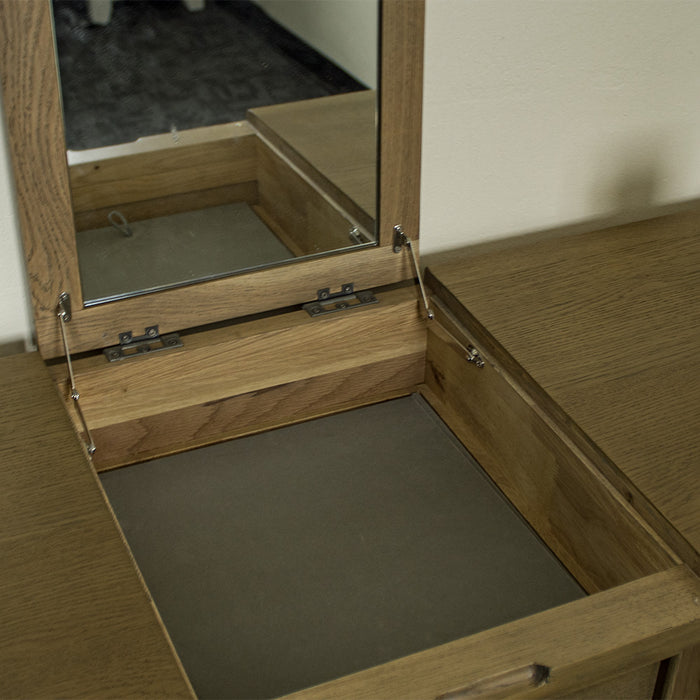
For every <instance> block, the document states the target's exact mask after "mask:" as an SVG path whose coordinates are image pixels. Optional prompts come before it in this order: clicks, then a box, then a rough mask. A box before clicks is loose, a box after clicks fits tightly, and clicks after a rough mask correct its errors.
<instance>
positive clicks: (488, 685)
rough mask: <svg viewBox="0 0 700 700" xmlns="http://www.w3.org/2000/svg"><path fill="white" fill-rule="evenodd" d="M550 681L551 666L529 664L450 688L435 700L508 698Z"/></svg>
mask: <svg viewBox="0 0 700 700" xmlns="http://www.w3.org/2000/svg"><path fill="white" fill-rule="evenodd" d="M548 681H549V667H548V666H542V665H541V664H528V665H527V666H522V667H521V668H516V669H513V670H512V671H504V672H503V673H497V674H496V675H494V676H489V677H488V678H482V679H481V680H479V681H476V683H471V684H470V685H465V686H464V687H463V688H457V689H455V690H449V691H447V692H446V693H443V694H442V695H438V696H437V697H436V698H435V700H474V699H475V698H507V697H509V696H510V695H512V694H515V693H518V692H522V691H524V690H527V689H528V688H537V687H538V686H540V685H543V684H544V683H547V682H548Z"/></svg>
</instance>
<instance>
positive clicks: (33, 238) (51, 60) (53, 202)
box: [0, 0, 82, 320]
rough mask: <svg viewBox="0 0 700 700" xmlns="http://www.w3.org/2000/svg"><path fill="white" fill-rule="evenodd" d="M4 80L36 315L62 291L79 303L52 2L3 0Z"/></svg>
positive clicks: (49, 310) (0, 56)
mask: <svg viewBox="0 0 700 700" xmlns="http://www.w3.org/2000/svg"><path fill="white" fill-rule="evenodd" d="M0 80H1V81H2V99H3V111H4V113H5V118H6V121H7V135H8V149H9V152H10V156H11V160H12V164H13V169H14V174H15V193H16V197H17V207H18V214H19V221H20V228H21V231H22V241H23V244H24V254H25V259H26V261H27V273H28V277H29V287H30V294H31V299H32V307H33V309H34V316H35V318H36V319H37V320H38V319H43V318H47V317H51V316H54V315H55V307H56V301H57V299H58V295H59V294H60V293H61V291H63V290H64V289H69V290H71V291H72V293H73V301H74V303H75V304H77V305H80V304H81V303H82V298H81V295H80V282H79V279H80V277H79V273H78V257H77V251H76V246H75V236H74V231H73V216H72V210H71V200H70V185H69V181H68V167H67V165H66V154H65V151H64V143H65V140H64V131H63V119H62V114H61V102H60V92H59V86H58V71H57V69H56V59H55V56H54V42H53V30H52V23H51V6H50V4H49V3H48V2H45V1H44V0H22V2H16V1H15V0H0Z"/></svg>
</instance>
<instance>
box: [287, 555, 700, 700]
mask: <svg viewBox="0 0 700 700" xmlns="http://www.w3.org/2000/svg"><path fill="white" fill-rule="evenodd" d="M699 594H700V581H699V580H698V578H697V577H696V576H695V575H694V574H693V573H692V572H690V571H689V570H688V569H687V568H686V567H685V566H682V565H681V566H677V567H674V568H671V569H669V570H667V571H664V572H661V573H658V574H653V575H652V576H648V577H645V578H643V579H640V580H638V581H633V582H631V583H628V584H625V585H623V586H618V587H616V588H613V589H611V590H609V591H604V592H602V593H597V594H595V595H592V596H589V597H588V598H584V599H581V600H577V601H574V602H573V603H568V604H566V605H562V606H559V607H557V608H553V609H551V610H547V611H545V612H542V613H538V614H536V615H532V616H530V617H527V618H524V619H522V620H517V621H515V622H512V623H509V624H507V625H503V626H500V627H496V628H494V629H491V630H488V631H486V632H482V633H480V634H476V635H473V636H471V637H466V638H464V639H460V640H457V641H455V642H451V643H449V644H445V645H443V646H440V647H436V648H434V649H429V650H427V651H424V652H421V653H418V654H414V655H411V656H407V657H405V658H402V659H398V660H397V661H393V662H391V663H388V664H384V665H382V666H377V667H375V668H372V669H369V670H368V671H363V672H361V673H356V674H354V675H351V676H347V677H345V678H341V679H338V680H335V681H332V682H330V683H325V684H323V685H319V686H317V687H315V688H311V689H308V690H304V691H301V692H299V693H295V694H293V695H290V696H287V697H289V698H295V700H321V699H322V698H323V699H324V700H332V699H334V698H353V700H362V699H367V700H369V699H374V698H404V699H405V700H410V699H412V698H416V699H418V698H421V699H423V700H425V699H427V698H445V700H447V699H448V698H453V700H456V699H457V698H494V697H505V698H511V697H512V698H515V697H518V698H521V697H522V698H525V697H527V698H547V697H550V698H561V697H569V696H570V697H581V698H588V697H593V696H595V697H601V696H602V697H606V696H607V697H613V696H615V693H617V694H618V697H619V696H620V694H623V693H624V692H625V691H628V690H629V691H631V692H632V691H633V692H635V693H636V692H638V691H639V690H640V689H641V690H642V691H643V692H644V693H646V692H647V690H648V689H649V688H650V687H651V686H652V683H655V678H654V676H655V674H654V673H653V670H652V669H653V667H654V666H655V665H656V664H657V663H658V662H659V661H661V660H663V659H666V658H669V657H671V656H673V655H675V654H677V653H679V652H680V651H681V650H682V649H684V648H686V647H688V646H690V645H692V644H693V643H695V642H697V640H698V638H699V636H700V606H699V605H698V603H697V602H696V601H697V600H698V595H699ZM535 667H536V669H544V670H543V671H542V672H538V671H537V670H536V669H535ZM640 669H642V670H640ZM596 693H597V695H596ZM622 696H623V697H624V694H623V695H622ZM642 697H644V695H642Z"/></svg>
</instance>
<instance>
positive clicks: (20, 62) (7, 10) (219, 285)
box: [0, 0, 423, 358]
mask: <svg viewBox="0 0 700 700" xmlns="http://www.w3.org/2000/svg"><path fill="white" fill-rule="evenodd" d="M49 11H50V7H49V3H48V2H45V1H44V0H23V1H22V2H15V1H14V0H2V13H3V14H2V23H1V24H2V29H1V30H0V31H2V32H3V34H2V51H3V54H2V57H1V58H2V60H1V61H0V71H2V81H3V100H4V108H5V112H6V113H7V115H8V123H9V137H10V139H9V140H10V150H11V153H12V157H13V164H14V170H15V177H16V182H17V196H18V199H19V202H20V222H21V226H22V230H23V237H24V240H25V249H26V251H27V256H28V260H29V261H28V269H29V273H30V285H31V288H32V298H33V304H34V307H35V319H36V329H37V340H38V345H39V350H40V352H41V354H42V356H43V357H44V358H52V357H57V356H59V355H62V354H63V349H62V347H61V342H60V334H59V331H58V326H57V323H56V322H55V304H56V302H57V299H58V295H59V293H60V292H62V291H66V292H68V293H70V294H71V296H72V299H73V309H74V315H73V319H74V320H73V321H72V322H71V325H70V327H69V335H70V340H71V343H72V347H73V348H74V351H75V352H79V351H84V350H88V349H94V348H99V347H104V346H106V345H109V344H113V343H114V338H116V334H117V333H119V332H120V331H122V330H127V329H128V328H129V327H131V328H139V327H145V326H146V325H152V324H153V323H154V322H156V323H159V324H160V326H161V330H163V331H164V332H167V331H169V330H170V331H172V330H177V329H182V328H189V327H193V326H197V325H201V324H205V323H213V322H217V321H222V320H226V319H230V318H232V317H236V316H241V315H245V314H248V313H257V312H259V311H263V310H269V309H272V308H281V307H284V306H288V305H290V304H296V303H303V302H305V301H309V300H310V299H311V298H313V297H314V295H315V291H316V290H317V289H319V288H323V287H336V286H337V287H339V286H340V285H341V284H343V283H344V282H350V281H352V282H355V283H356V286H357V288H362V287H364V288H368V287H372V286H375V287H376V286H380V285H384V284H391V283H393V282H396V281H399V280H404V279H411V278H412V277H413V274H414V273H413V270H412V269H411V265H410V264H409V262H408V259H407V256H406V255H394V254H393V253H391V252H390V251H391V248H390V244H391V236H392V227H393V226H394V224H396V223H403V224H404V226H405V227H406V231H407V233H408V234H409V235H410V236H411V237H412V238H414V237H416V236H417V230H418V198H419V187H420V174H419V170H420V143H421V123H420V113H421V107H422V100H421V89H422V45H423V0H386V1H385V2H384V3H383V13H384V14H383V24H382V41H383V47H384V48H383V52H382V66H383V67H382V98H381V105H380V133H381V139H382V144H381V162H382V170H383V174H382V175H381V176H380V184H381V190H380V206H379V209H380V212H381V217H382V220H381V224H380V227H381V229H382V231H383V233H382V237H381V243H382V248H380V249H378V250H372V251H367V250H361V251H357V252H354V253H352V254H348V255H342V256H334V259H330V258H329V259H323V260H309V261H304V262H297V263H295V264H294V265H293V266H289V265H287V266H284V267H279V268H275V269H272V270H264V271H257V272H252V273H247V274H242V275H238V276H234V277H230V278H226V279H225V280H216V281H215V282H211V283H200V284H194V285H191V286H189V287H187V288H186V289H184V288H178V289H172V290H166V291H162V292H158V293H154V294H149V295H145V296H142V297H135V298H132V299H129V300H124V301H123V302H121V301H120V302H114V303H111V304H108V305H103V306H94V307H90V308H82V303H83V302H82V296H81V291H80V283H79V276H78V264H77V254H76V250H75V241H74V231H73V220H72V214H71V210H70V196H69V185H68V169H67V166H66V161H65V153H64V152H63V138H62V125H61V111H60V105H59V99H58V86H57V83H56V74H57V70H56V63H55V57H54V52H53V41H52V37H51V25H50V17H49V14H50V12H49ZM27 115H29V116H27ZM385 169H386V173H385V172H384V170H385ZM310 290H311V296H309V291H310ZM154 319H156V320H155V321H154Z"/></svg>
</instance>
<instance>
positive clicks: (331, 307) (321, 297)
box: [301, 282, 379, 318]
mask: <svg viewBox="0 0 700 700" xmlns="http://www.w3.org/2000/svg"><path fill="white" fill-rule="evenodd" d="M378 303H379V299H377V297H376V296H374V293H373V292H372V291H370V290H369V289H367V290H365V291H362V292H356V291H355V285H354V284H353V283H352V282H349V283H347V284H344V285H343V286H342V288H341V290H340V291H339V292H335V293H331V290H330V287H326V288H325V289H319V290H318V292H317V293H316V301H311V302H309V303H308V304H304V305H303V306H302V307H301V308H302V309H304V311H306V313H308V314H309V316H313V317H314V318H315V317H317V316H324V315H325V314H332V313H337V312H338V311H347V310H351V309H359V308H360V307H362V306H368V305H369V304H378Z"/></svg>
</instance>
